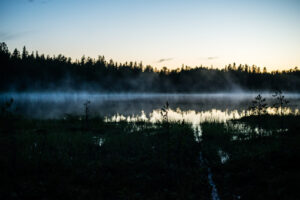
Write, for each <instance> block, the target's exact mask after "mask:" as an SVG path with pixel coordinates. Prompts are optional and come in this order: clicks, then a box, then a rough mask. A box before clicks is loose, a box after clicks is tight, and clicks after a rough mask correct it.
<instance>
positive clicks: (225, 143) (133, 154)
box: [0, 103, 300, 199]
mask: <svg viewBox="0 0 300 200" xmlns="http://www.w3.org/2000/svg"><path fill="white" fill-rule="evenodd" d="M8 104H9V103H8ZM8 106H9V105H8ZM4 111H5V110H3V112H2V114H1V118H0V123H1V124H0V171H1V173H0V176H1V177H0V181H1V185H2V186H1V187H0V199H211V187H210V185H209V184H208V178H207V177H208V170H207V167H210V168H211V170H212V174H213V179H214V182H215V183H216V186H217V189H218V192H219V196H220V197H221V199H300V193H299V189H300V188H299V184H298V181H299V179H300V171H299V164H298V161H299V160H300V145H299V144H300V134H299V130H300V124H299V121H300V116H298V115H266V114H263V115H256V116H246V117H243V118H242V119H239V120H233V121H230V122H227V123H215V122H211V123H209V122H206V123H203V124H201V129H202V136H201V137H200V138H197V140H196V138H195V133H194V130H193V129H192V128H191V127H190V125H188V124H185V123H182V122H177V123H176V122H174V123H172V122H167V121H165V122H162V123H156V124H153V123H148V122H135V123H127V122H104V121H103V120H102V119H101V118H99V117H94V118H87V117H86V116H85V117H84V116H83V117H82V116H81V117H80V116H72V115H66V117H65V118H64V119H60V120H37V119H25V118H22V117H20V116H15V115H12V114H11V113H9V112H4ZM261 122H263V123H261ZM200 152H202V155H203V157H204V159H205V160H206V161H207V162H206V163H207V165H202V164H201V162H200V161H199V154H200Z"/></svg>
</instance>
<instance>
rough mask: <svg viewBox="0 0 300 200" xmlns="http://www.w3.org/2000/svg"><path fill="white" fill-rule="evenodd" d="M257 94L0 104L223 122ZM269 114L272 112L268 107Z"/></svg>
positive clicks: (33, 98) (109, 116) (65, 96)
mask: <svg viewBox="0 0 300 200" xmlns="http://www.w3.org/2000/svg"><path fill="white" fill-rule="evenodd" d="M257 95H258V93H241V92H238V93H209V94H151V93H115V94H99V93H86V92H81V93H71V92H70V93H64V92H49V93H37V92H35V93H2V94H0V101H1V102H5V101H7V100H9V99H10V98H13V99H14V104H13V107H12V111H13V112H16V113H18V114H21V115H24V116H25V117H32V118H41V119H53V118H63V117H64V116H65V114H74V115H83V113H84V106H83V104H84V103H85V102H86V101H87V100H89V101H90V102H91V103H90V106H89V110H90V114H91V115H100V116H102V117H104V118H105V119H106V120H107V121H115V120H117V121H118V120H128V121H135V120H147V121H151V122H155V121H160V120H161V119H162V116H161V108H162V107H163V106H164V105H165V103H166V102H168V103H169V105H170V110H169V114H168V115H169V119H170V120H175V121H182V120H184V121H186V122H192V123H199V122H202V121H206V120H216V121H225V120H228V119H232V118H239V117H241V116H243V115H245V113H246V112H247V109H248V108H249V106H251V104H252V100H253V98H254V97H255V96H257ZM261 95H262V96H263V97H264V98H266V100H267V103H268V105H269V106H272V105H273V104H274V98H273V97H272V93H268V92H264V93H261ZM284 95H285V98H286V99H288V100H289V101H290V103H289V104H288V109H287V110H286V112H287V113H288V112H296V113H297V112H299V105H300V94H295V93H288V94H284ZM268 112H269V113H273V112H275V111H274V109H272V108H269V109H268Z"/></svg>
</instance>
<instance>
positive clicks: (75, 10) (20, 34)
mask: <svg viewBox="0 0 300 200" xmlns="http://www.w3.org/2000/svg"><path fill="white" fill-rule="evenodd" d="M0 42H5V43H6V44H7V45H8V47H9V49H10V50H11V51H12V50H13V49H14V48H18V49H20V50H21V49H22V47H23V46H24V45H25V46H26V47H27V49H28V50H29V51H33V50H34V51H35V50H38V51H39V53H44V54H49V55H51V56H52V55H57V54H63V55H65V56H67V57H71V58H72V59H74V60H75V59H78V58H80V57H81V56H82V55H85V56H86V57H87V56H90V57H92V58H97V57H98V55H104V56H105V58H106V59H113V60H114V61H115V62H125V61H137V62H140V61H142V62H143V64H144V65H152V66H154V67H157V68H161V67H162V66H166V67H169V68H172V69H174V68H178V67H181V66H182V64H184V65H188V66H191V67H194V66H200V65H204V66H208V67H210V66H213V67H218V68H222V67H224V66H225V65H227V64H229V63H233V62H235V63H237V64H248V65H253V64H254V65H257V66H261V67H267V68H268V70H276V69H279V70H282V69H289V68H294V67H296V66H298V67H300V0H251V1H250V0H227V1H226V0H182V1H180V0H172V1H171V0H169V1H168V0H106V1H104V0H90V1H88V0H1V1H0Z"/></svg>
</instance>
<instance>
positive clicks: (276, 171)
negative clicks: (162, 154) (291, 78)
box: [201, 115, 300, 199]
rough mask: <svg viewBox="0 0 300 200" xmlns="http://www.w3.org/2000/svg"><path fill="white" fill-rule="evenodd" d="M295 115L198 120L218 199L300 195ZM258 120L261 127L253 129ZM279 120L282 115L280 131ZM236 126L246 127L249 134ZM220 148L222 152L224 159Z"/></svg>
mask: <svg viewBox="0 0 300 200" xmlns="http://www.w3.org/2000/svg"><path fill="white" fill-rule="evenodd" d="M299 119H300V118H299V116H295V115H287V116H279V115H260V116H246V117H243V118H241V119H239V120H232V121H230V122H227V123H204V124H202V131H203V133H202V134H203V141H202V146H201V147H202V152H203V155H204V156H205V157H206V158H207V160H208V161H209V164H210V166H211V168H212V171H213V174H214V177H215V181H216V183H217V187H218V189H219V192H220V196H221V199H238V198H241V199H299V197H300V196H299V192H298V191H299V187H298V185H299V184H298V180H299V177H300V173H299V170H298V169H299V164H297V162H296V161H297V160H299V158H300V146H299V143H300V135H299V121H300V120H299ZM257 120H261V121H262V122H263V123H262V124H261V126H262V129H263V130H264V131H262V132H259V133H257V132H256V131H255V130H256V128H257ZM280 120H284V123H283V124H284V131H282V127H281V124H280V123H279V122H280ZM241 126H242V127H244V128H245V127H247V128H248V131H247V132H248V136H247V135H245V133H243V132H242V131H241V130H242V129H241ZM278 130H281V131H278ZM261 133H263V134H262V135H261ZM255 134H259V137H257V136H255ZM241 135H244V136H245V137H240V136H241ZM253 135H254V136H253ZM220 152H224V153H225V155H226V156H227V158H226V160H225V161H224V160H223V161H222V155H221V154H220Z"/></svg>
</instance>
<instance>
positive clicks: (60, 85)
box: [0, 43, 300, 92]
mask: <svg viewBox="0 0 300 200" xmlns="http://www.w3.org/2000/svg"><path fill="white" fill-rule="evenodd" d="M275 89H281V90H284V91H290V92H296V91H297V92H299V91H300V70H298V68H297V67H295V68H294V69H291V70H286V71H272V72H267V70H266V69H265V68H263V69H261V68H259V67H256V66H248V65H236V64H235V63H233V64H230V65H228V66H226V67H225V68H223V69H213V68H207V67H202V66H201V67H195V68H190V67H187V66H183V67H182V68H180V69H175V70H169V69H167V68H166V67H164V68H162V69H161V70H157V69H155V68H153V67H151V66H143V64H142V63H136V62H125V63H116V62H114V61H113V60H110V61H106V60H105V58H104V56H99V57H98V59H92V58H89V57H88V58H86V57H84V56H83V57H82V58H81V60H76V61H74V62H73V61H72V60H71V58H67V57H65V56H63V55H58V56H53V57H50V56H49V55H48V56H45V55H44V54H41V55H40V54H39V53H38V52H32V53H28V51H27V50H26V47H24V48H23V50H22V52H20V51H19V50H17V49H15V50H14V51H13V52H10V51H9V50H8V48H7V45H6V44H5V43H0V91H2V92H6V91H53V90H63V91H65V90H73V91H80V90H85V91H93V92H218V91H237V90H245V91H259V90H275Z"/></svg>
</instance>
